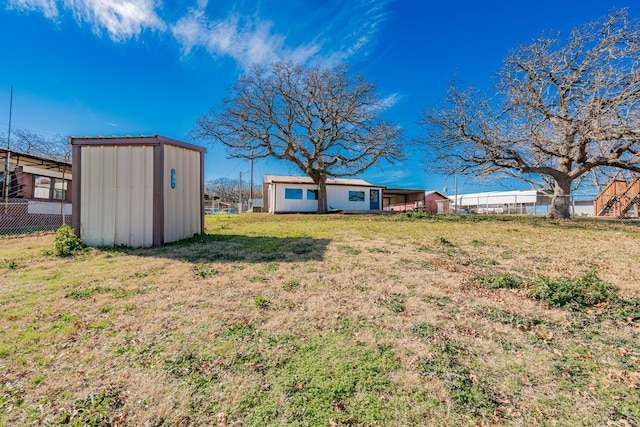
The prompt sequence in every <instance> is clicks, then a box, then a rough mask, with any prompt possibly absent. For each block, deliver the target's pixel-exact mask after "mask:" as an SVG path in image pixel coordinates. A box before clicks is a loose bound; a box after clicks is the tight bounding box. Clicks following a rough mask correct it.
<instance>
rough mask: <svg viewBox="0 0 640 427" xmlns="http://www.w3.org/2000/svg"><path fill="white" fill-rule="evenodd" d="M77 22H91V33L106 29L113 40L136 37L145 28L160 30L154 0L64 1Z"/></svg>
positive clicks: (161, 25)
mask: <svg viewBox="0 0 640 427" xmlns="http://www.w3.org/2000/svg"><path fill="white" fill-rule="evenodd" d="M64 4H65V7H66V8H67V9H69V10H71V11H72V13H73V15H74V16H75V18H76V19H77V20H78V21H79V22H86V23H88V24H90V25H92V27H93V30H94V32H96V33H98V34H99V33H100V32H101V31H103V30H104V31H106V32H107V33H108V34H109V37H110V38H111V39H112V40H113V41H116V42H118V41H123V40H127V39H130V38H132V37H137V36H139V35H140V33H141V32H142V31H143V30H145V29H151V30H160V31H162V30H164V29H165V28H166V25H165V23H164V22H163V21H162V19H160V17H159V16H158V15H157V13H156V11H155V8H156V4H155V2H154V0H64Z"/></svg>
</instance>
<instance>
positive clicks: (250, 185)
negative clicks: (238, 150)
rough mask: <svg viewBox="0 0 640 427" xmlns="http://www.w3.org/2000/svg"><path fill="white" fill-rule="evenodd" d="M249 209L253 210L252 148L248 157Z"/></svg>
mask: <svg viewBox="0 0 640 427" xmlns="http://www.w3.org/2000/svg"><path fill="white" fill-rule="evenodd" d="M247 206H248V207H249V210H250V211H251V210H253V148H252V149H251V157H250V158H249V203H248V204H247Z"/></svg>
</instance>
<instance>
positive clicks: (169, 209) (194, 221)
mask: <svg viewBox="0 0 640 427" xmlns="http://www.w3.org/2000/svg"><path fill="white" fill-rule="evenodd" d="M164 147H165V148H164V150H165V151H164V171H163V173H164V241H165V243H169V242H175V241H177V240H181V239H185V238H189V237H192V236H193V235H195V234H198V233H200V232H201V230H200V224H201V222H200V221H201V215H202V212H201V204H200V153H199V152H197V151H193V150H188V149H186V148H181V147H176V146H173V145H165V146H164ZM172 169H173V170H175V183H176V187H175V188H171V170H172Z"/></svg>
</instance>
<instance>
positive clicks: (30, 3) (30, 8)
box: [7, 0, 59, 19]
mask: <svg viewBox="0 0 640 427" xmlns="http://www.w3.org/2000/svg"><path fill="white" fill-rule="evenodd" d="M7 8H8V9H10V10H22V11H27V12H42V14H43V15H44V16H45V18H47V19H54V18H57V17H58V14H59V12H58V4H57V0H9V2H8V4H7Z"/></svg>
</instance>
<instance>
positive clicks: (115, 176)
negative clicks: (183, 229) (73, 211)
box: [80, 146, 153, 247]
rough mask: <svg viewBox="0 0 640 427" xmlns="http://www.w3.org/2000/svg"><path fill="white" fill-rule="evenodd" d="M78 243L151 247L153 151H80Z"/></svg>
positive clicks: (104, 148) (144, 148)
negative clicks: (80, 241)
mask: <svg viewBox="0 0 640 427" xmlns="http://www.w3.org/2000/svg"><path fill="white" fill-rule="evenodd" d="M81 161H82V166H81V180H82V188H81V205H82V206H81V218H80V233H81V238H82V240H84V241H85V243H87V244H88V245H90V246H113V245H127V246H133V247H138V246H151V245H152V244H153V217H152V213H153V147H151V146H136V147H132V146H84V147H82V156H81Z"/></svg>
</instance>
